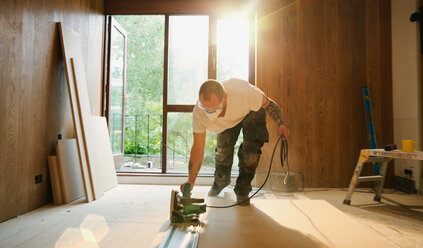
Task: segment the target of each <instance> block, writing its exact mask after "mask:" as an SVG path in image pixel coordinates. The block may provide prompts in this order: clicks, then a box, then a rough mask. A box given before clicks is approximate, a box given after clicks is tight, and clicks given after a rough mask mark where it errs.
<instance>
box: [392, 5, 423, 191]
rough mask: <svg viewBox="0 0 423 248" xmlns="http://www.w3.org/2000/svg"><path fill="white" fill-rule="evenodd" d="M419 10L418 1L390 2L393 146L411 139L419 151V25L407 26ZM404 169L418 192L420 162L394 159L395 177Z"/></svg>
mask: <svg viewBox="0 0 423 248" xmlns="http://www.w3.org/2000/svg"><path fill="white" fill-rule="evenodd" d="M418 6H419V1H418V0H406V1H404V0H391V12H392V80H393V82H392V83H393V106H394V113H393V114H394V115H393V116H394V142H395V144H397V145H398V146H399V148H401V140H403V139H412V140H415V141H417V148H418V149H419V150H422V140H421V136H422V135H421V131H422V130H421V127H422V125H421V102H420V98H421V94H420V92H421V91H420V78H421V70H420V68H421V67H420V63H421V62H420V58H421V55H420V27H419V23H418V22H410V15H411V14H412V13H414V12H416V11H417V10H418ZM422 25H423V24H422ZM404 169H412V170H413V176H412V179H413V180H414V181H415V182H416V188H417V189H418V188H419V186H420V175H421V162H418V161H408V160H398V159H397V160H396V161H395V175H397V176H403V177H404V176H405V175H404Z"/></svg>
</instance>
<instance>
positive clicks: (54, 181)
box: [48, 156, 63, 205]
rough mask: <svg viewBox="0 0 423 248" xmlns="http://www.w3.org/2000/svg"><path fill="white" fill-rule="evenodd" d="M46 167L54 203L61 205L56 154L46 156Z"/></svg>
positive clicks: (60, 188)
mask: <svg viewBox="0 0 423 248" xmlns="http://www.w3.org/2000/svg"><path fill="white" fill-rule="evenodd" d="M48 168H49V173H50V183H51V189H52V191H53V202H54V205H62V204H63V197H62V187H61V186H60V180H59V171H58V170H59V168H58V163H57V156H48Z"/></svg>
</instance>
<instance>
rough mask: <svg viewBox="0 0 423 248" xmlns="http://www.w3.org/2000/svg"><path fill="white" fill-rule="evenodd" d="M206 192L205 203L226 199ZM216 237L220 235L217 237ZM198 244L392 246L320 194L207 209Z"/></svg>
mask: <svg viewBox="0 0 423 248" xmlns="http://www.w3.org/2000/svg"><path fill="white" fill-rule="evenodd" d="M229 199H230V198H229V197H228V195H226V196H225V198H223V199H219V198H214V197H210V198H209V199H208V205H227V204H230V203H231V201H230V200H229ZM216 237H219V238H216ZM198 247H201V248H205V247H354V248H355V247H394V246H393V245H392V244H391V243H390V242H389V241H388V240H387V239H386V238H384V237H383V236H382V235H380V234H379V233H377V232H376V231H374V230H372V229H370V228H368V227H366V226H363V225H361V224H359V223H358V222H356V221H355V220H353V219H352V218H351V217H349V216H347V215H345V214H344V213H342V212H341V211H340V210H338V209H337V208H335V207H333V206H332V205H330V204H329V203H327V202H326V201H324V200H270V199H265V200H257V199H256V200H252V203H251V205H250V206H248V207H233V208H225V209H209V210H208V212H207V215H206V218H205V224H204V226H203V228H202V230H201V233H200V238H199V242H198Z"/></svg>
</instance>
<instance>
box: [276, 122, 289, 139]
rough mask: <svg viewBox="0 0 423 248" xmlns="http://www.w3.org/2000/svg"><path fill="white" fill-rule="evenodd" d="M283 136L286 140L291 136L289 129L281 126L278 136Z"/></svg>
mask: <svg viewBox="0 0 423 248" xmlns="http://www.w3.org/2000/svg"><path fill="white" fill-rule="evenodd" d="M282 134H283V136H284V137H285V138H288V136H289V129H288V128H287V127H285V126H284V125H280V126H279V128H278V136H281V135H282Z"/></svg>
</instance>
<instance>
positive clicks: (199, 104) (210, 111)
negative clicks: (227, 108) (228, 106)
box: [197, 98, 224, 114]
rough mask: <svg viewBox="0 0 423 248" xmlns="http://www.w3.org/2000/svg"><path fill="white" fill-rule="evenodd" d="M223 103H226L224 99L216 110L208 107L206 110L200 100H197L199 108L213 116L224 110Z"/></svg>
mask: <svg viewBox="0 0 423 248" xmlns="http://www.w3.org/2000/svg"><path fill="white" fill-rule="evenodd" d="M223 101H224V98H222V101H221V102H220V104H219V106H217V107H214V108H210V107H207V108H206V107H204V106H203V105H202V104H201V101H200V100H197V106H198V107H199V108H200V109H204V110H205V111H206V112H207V113H209V114H212V113H214V112H216V111H218V110H219V109H223Z"/></svg>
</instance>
